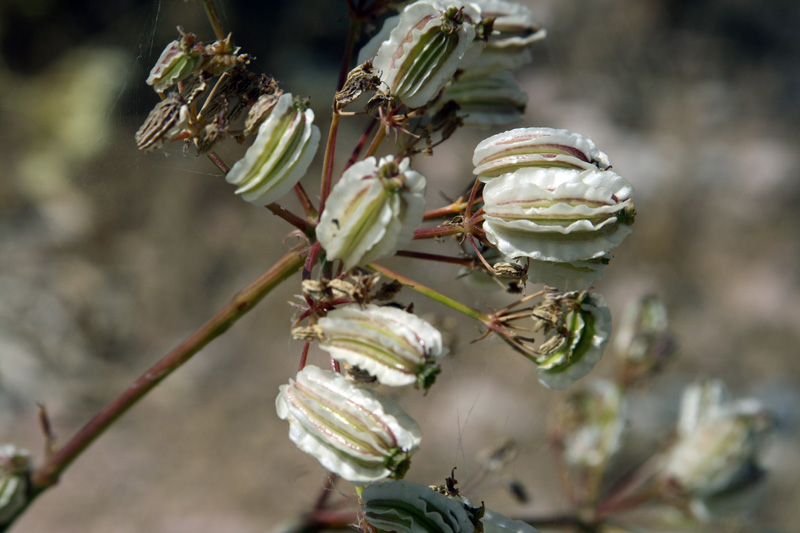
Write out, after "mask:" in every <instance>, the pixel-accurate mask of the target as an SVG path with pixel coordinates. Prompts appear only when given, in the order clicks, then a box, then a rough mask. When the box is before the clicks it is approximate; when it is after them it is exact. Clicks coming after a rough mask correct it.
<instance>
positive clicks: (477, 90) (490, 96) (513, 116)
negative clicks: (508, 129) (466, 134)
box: [439, 70, 528, 127]
mask: <svg viewBox="0 0 800 533" xmlns="http://www.w3.org/2000/svg"><path fill="white" fill-rule="evenodd" d="M450 100H452V101H454V102H455V103H457V104H458V107H459V110H458V116H460V117H461V118H462V120H463V121H464V124H465V125H467V126H486V127H488V126H496V125H499V124H508V123H509V122H515V121H517V120H520V119H521V118H522V113H523V112H524V111H525V105H526V104H527V103H528V95H527V94H525V92H524V91H523V90H522V87H520V85H519V83H517V80H515V79H514V76H512V75H511V73H510V72H506V71H502V72H496V73H493V74H486V73H483V72H474V71H471V70H470V71H466V72H464V74H462V75H461V76H460V77H459V78H458V79H457V80H456V81H454V82H453V83H451V84H450V85H448V86H447V87H446V88H445V90H444V93H443V94H442V97H441V98H440V100H439V101H440V102H442V103H444V102H447V101H450Z"/></svg>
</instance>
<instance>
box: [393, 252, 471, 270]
mask: <svg viewBox="0 0 800 533" xmlns="http://www.w3.org/2000/svg"><path fill="white" fill-rule="evenodd" d="M397 255H398V256H400V257H411V258H414V259H424V260H426V261H438V262H440V263H450V264H453V265H461V266H465V267H471V266H472V259H468V258H466V257H451V256H449V255H438V254H427V253H425V252H414V251H411V250H398V251H397Z"/></svg>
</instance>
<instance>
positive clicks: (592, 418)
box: [550, 380, 626, 468]
mask: <svg viewBox="0 0 800 533" xmlns="http://www.w3.org/2000/svg"><path fill="white" fill-rule="evenodd" d="M625 412H626V405H625V396H624V394H623V392H622V389H621V388H620V387H619V386H618V385H616V384H615V383H612V382H611V381H607V380H594V381H592V382H591V383H590V384H589V386H588V387H586V388H585V389H583V390H579V391H576V392H574V393H571V394H570V395H569V396H568V397H567V398H566V400H565V401H564V402H563V403H562V404H561V405H560V406H559V407H558V408H557V409H556V410H554V411H553V415H552V418H551V420H550V438H551V440H552V441H553V442H556V443H558V445H559V448H560V449H561V453H562V455H563V457H564V461H565V462H566V464H569V465H573V466H582V467H588V468H595V467H600V466H602V465H604V464H605V463H606V462H607V461H608V460H609V458H611V456H612V455H614V454H615V453H616V452H617V451H618V450H619V448H620V443H621V436H622V430H623V429H624V428H625V418H626V417H625Z"/></svg>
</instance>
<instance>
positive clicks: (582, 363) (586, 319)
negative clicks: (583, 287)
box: [536, 292, 611, 390]
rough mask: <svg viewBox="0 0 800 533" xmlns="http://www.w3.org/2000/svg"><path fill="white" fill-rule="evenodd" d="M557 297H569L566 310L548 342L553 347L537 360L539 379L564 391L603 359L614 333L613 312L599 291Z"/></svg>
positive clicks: (562, 298)
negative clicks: (607, 344) (612, 331)
mask: <svg viewBox="0 0 800 533" xmlns="http://www.w3.org/2000/svg"><path fill="white" fill-rule="evenodd" d="M548 297H549V296H548ZM555 298H557V300H566V303H564V304H563V305H564V306H565V307H566V309H565V312H564V314H563V318H561V319H559V322H558V325H557V327H556V328H555V329H554V331H553V335H552V336H551V337H550V339H549V340H548V341H547V342H546V343H545V344H546V345H547V346H546V348H551V349H549V350H547V351H546V352H545V350H542V351H543V352H545V353H542V354H541V355H540V356H539V357H538V358H537V360H536V363H537V364H538V365H539V382H540V383H541V384H542V385H544V386H545V387H548V388H551V389H559V390H561V389H566V388H567V387H569V386H570V385H571V384H572V383H574V382H575V381H576V380H578V379H580V378H582V377H583V376H585V375H586V374H588V373H589V372H590V371H591V370H592V368H594V366H595V365H596V364H597V363H598V361H600V358H601V357H602V356H603V350H604V349H605V346H606V343H607V342H608V337H609V336H610V335H611V312H610V311H609V309H608V307H606V303H605V301H604V300H603V297H602V296H600V295H599V294H592V293H588V292H583V293H579V294H576V293H566V294H561V295H557V296H556V297H555ZM556 303H557V305H562V304H561V303H560V302H556ZM553 341H557V342H553Z"/></svg>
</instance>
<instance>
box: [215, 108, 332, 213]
mask: <svg viewBox="0 0 800 533" xmlns="http://www.w3.org/2000/svg"><path fill="white" fill-rule="evenodd" d="M313 121H314V112H313V111H312V110H311V109H308V108H307V106H306V105H305V104H304V103H303V102H302V101H301V100H300V99H295V98H293V97H292V95H291V93H285V94H283V95H282V96H281V97H280V98H279V99H278V103H277V104H275V107H274V108H273V109H272V111H271V112H270V114H269V118H267V119H266V120H265V121H264V122H263V123H262V124H261V126H260V127H259V128H258V135H257V136H256V140H255V142H254V143H253V145H252V146H251V147H250V148H248V149H247V152H246V153H245V155H244V157H243V158H242V159H240V160H239V161H237V162H236V164H235V165H233V168H231V170H230V172H228V175H227V176H226V178H225V179H226V180H227V181H228V183H232V184H233V185H236V186H237V187H238V188H237V189H236V194H241V195H242V198H244V199H245V200H246V201H248V202H250V203H252V204H256V205H267V204H270V203H272V202H274V201H276V200H278V199H279V198H280V197H281V196H283V195H284V194H286V193H287V192H289V190H290V189H291V188H292V187H294V186H295V185H296V184H297V182H298V181H300V178H302V177H303V175H304V174H305V172H306V170H308V167H309V165H310V164H311V160H312V159H313V158H314V154H315V153H316V151H317V147H318V146H319V138H320V133H319V128H318V127H317V126H316V125H314V124H313Z"/></svg>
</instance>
